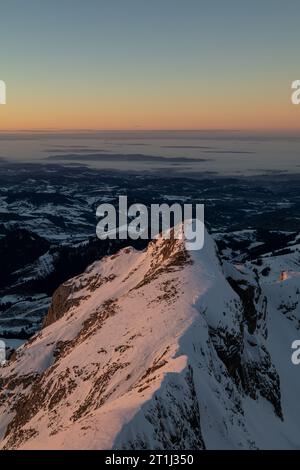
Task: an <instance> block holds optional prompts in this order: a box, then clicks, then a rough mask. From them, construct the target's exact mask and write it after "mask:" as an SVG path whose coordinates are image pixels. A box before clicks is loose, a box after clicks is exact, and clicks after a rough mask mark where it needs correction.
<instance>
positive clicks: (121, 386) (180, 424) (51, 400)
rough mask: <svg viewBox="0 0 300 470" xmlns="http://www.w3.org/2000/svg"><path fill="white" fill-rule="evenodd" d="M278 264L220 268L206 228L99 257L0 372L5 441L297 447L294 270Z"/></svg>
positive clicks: (56, 299) (40, 445) (45, 445)
mask: <svg viewBox="0 0 300 470" xmlns="http://www.w3.org/2000/svg"><path fill="white" fill-rule="evenodd" d="M289 256H290V255H289ZM295 256H299V254H298V255H295ZM262 269H265V266H263V267H262ZM276 269H277V268H276V263H275V264H274V265H272V267H270V270H269V271H270V272H271V274H270V275H268V276H267V277H266V276H263V282H261V276H259V274H258V272H257V270H256V269H255V268H253V266H252V265H250V264H248V265H244V266H242V267H241V266H239V269H236V268H235V267H234V266H233V265H231V264H229V263H228V262H226V263H224V264H223V265H222V264H221V262H220V261H219V258H218V255H217V252H216V247H215V244H214V242H213V241H212V239H211V238H210V236H209V235H208V234H206V238H205V246H204V249H203V250H201V251H199V252H187V251H186V248H185V242H184V239H183V240H174V239H172V238H171V239H169V240H165V239H163V238H158V239H157V240H155V241H153V242H151V243H150V244H149V246H148V248H147V250H145V251H144V252H138V251H135V250H134V249H132V248H125V249H123V250H121V251H120V252H119V253H118V254H116V255H113V256H110V257H106V258H104V259H103V260H101V261H100V262H96V263H94V264H93V265H91V266H90V267H89V268H88V269H87V270H86V271H85V272H84V273H83V274H82V275H80V276H77V277H76V278H74V279H71V280H70V281H68V282H67V283H65V284H63V285H62V286H61V287H60V288H59V289H58V290H57V291H56V292H55V294H54V296H53V300H52V305H51V308H50V310H49V312H48V315H47V317H46V319H45V322H44V329H43V330H42V331H41V332H40V333H39V334H37V335H36V336H35V337H33V338H32V339H31V340H30V341H29V342H28V343H27V344H25V345H23V346H22V347H21V348H19V349H18V350H17V352H16V353H15V354H14V358H13V360H11V361H10V362H9V363H8V364H7V365H6V366H5V367H3V368H1V379H0V447H1V448H3V449H108V448H115V449H205V448H208V449H213V448H216V449H241V448H242V449H243V448H244V449H247V448H294V447H299V444H300V439H299V436H298V435H293V430H294V429H297V426H298V427H299V425H300V413H298V414H297V413H295V407H296V409H297V406H298V405H297V396H298V395H299V392H300V387H299V385H297V380H296V377H295V370H293V369H292V367H293V366H292V365H291V361H290V358H289V353H290V344H289V339H290V338H292V337H293V335H294V336H295V334H296V332H297V328H299V320H298V323H297V319H299V306H298V303H297V302H296V298H297V290H296V289H297V285H298V286H299V282H298V281H299V277H298V275H297V273H296V272H295V271H294V275H293V276H292V275H291V276H290V277H289V278H288V279H287V280H285V281H284V282H283V283H282V282H281V283H280V285H279V284H278V282H279V281H278V279H279V272H280V269H281V267H280V266H279V265H278V269H279V271H278V273H277V271H276ZM269 271H268V272H269ZM284 283H286V285H285V289H283V288H281V287H280V286H281V285H282V284H284ZM291 296H293V298H294V303H293V302H291V299H290V297H291ZM298 296H299V290H298ZM282 335H283V337H284V338H285V340H284V341H283V340H282V338H281V336H282ZM293 339H295V337H294V338H293Z"/></svg>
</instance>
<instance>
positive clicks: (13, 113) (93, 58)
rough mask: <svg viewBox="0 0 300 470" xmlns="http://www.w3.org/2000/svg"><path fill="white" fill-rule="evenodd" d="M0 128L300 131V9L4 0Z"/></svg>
mask: <svg viewBox="0 0 300 470" xmlns="http://www.w3.org/2000/svg"><path fill="white" fill-rule="evenodd" d="M0 14H1V25H0V44H1V51H0V79H2V80H4V81H5V82H6V85H7V105H5V106H1V107H0V130H16V129H52V128H53V129H133V130H137V129H299V128H300V106H293V105H292V104H291V98H290V97H291V83H292V81H293V80H296V79H300V62H299V45H300V2H299V1H298V0H285V1H282V0H249V1H248V0H244V1H242V0H226V1H224V0H206V1H204V0H203V1H202V0H26V1H24V0H1V8H0Z"/></svg>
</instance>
